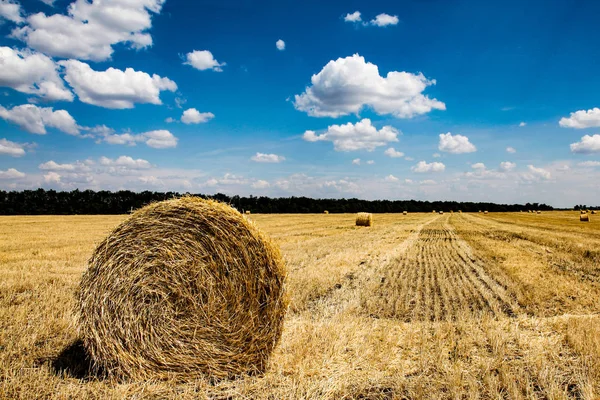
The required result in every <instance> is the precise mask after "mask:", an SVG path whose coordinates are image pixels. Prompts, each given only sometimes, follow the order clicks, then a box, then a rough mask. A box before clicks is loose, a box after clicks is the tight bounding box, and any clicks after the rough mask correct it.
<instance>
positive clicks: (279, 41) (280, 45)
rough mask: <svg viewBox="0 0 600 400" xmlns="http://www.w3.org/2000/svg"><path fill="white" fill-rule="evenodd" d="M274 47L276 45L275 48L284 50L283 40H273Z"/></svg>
mask: <svg viewBox="0 0 600 400" xmlns="http://www.w3.org/2000/svg"><path fill="white" fill-rule="evenodd" d="M275 47H277V50H279V51H283V50H285V42H284V41H283V40H281V39H279V40H278V41H277V42H275Z"/></svg>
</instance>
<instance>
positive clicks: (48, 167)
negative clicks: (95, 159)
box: [38, 160, 86, 171]
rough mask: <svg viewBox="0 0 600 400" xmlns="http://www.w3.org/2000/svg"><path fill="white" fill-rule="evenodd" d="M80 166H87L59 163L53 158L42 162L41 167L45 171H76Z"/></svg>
mask: <svg viewBox="0 0 600 400" xmlns="http://www.w3.org/2000/svg"><path fill="white" fill-rule="evenodd" d="M80 166H86V165H85V164H58V163H56V162H54V161H53V160H50V161H48V162H45V163H43V164H40V165H39V166H38V168H39V169H41V170H44V171H75V170H76V169H78V167H80Z"/></svg>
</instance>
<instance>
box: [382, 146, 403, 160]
mask: <svg viewBox="0 0 600 400" xmlns="http://www.w3.org/2000/svg"><path fill="white" fill-rule="evenodd" d="M383 154H385V155H386V156H388V157H392V158H400V157H404V153H403V152H401V151H397V150H396V149H395V148H393V147H390V148H389V149H387V150H386V151H384V152H383Z"/></svg>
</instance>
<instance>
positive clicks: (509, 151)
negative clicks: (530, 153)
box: [506, 146, 517, 154]
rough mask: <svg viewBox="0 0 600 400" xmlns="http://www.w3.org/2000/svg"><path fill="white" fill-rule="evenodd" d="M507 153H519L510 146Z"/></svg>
mask: <svg viewBox="0 0 600 400" xmlns="http://www.w3.org/2000/svg"><path fill="white" fill-rule="evenodd" d="M506 152H507V153H510V154H515V153H516V152H517V150H516V149H515V148H514V147H510V146H508V147H507V148H506Z"/></svg>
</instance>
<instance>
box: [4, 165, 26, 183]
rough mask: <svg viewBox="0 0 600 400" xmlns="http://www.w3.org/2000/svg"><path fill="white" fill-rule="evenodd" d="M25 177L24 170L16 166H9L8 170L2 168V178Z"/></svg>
mask: <svg viewBox="0 0 600 400" xmlns="http://www.w3.org/2000/svg"><path fill="white" fill-rule="evenodd" d="M24 177H25V174H24V173H23V172H20V171H17V170H16V169H14V168H9V169H7V170H6V171H2V170H0V179H7V180H8V179H21V178H24Z"/></svg>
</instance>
